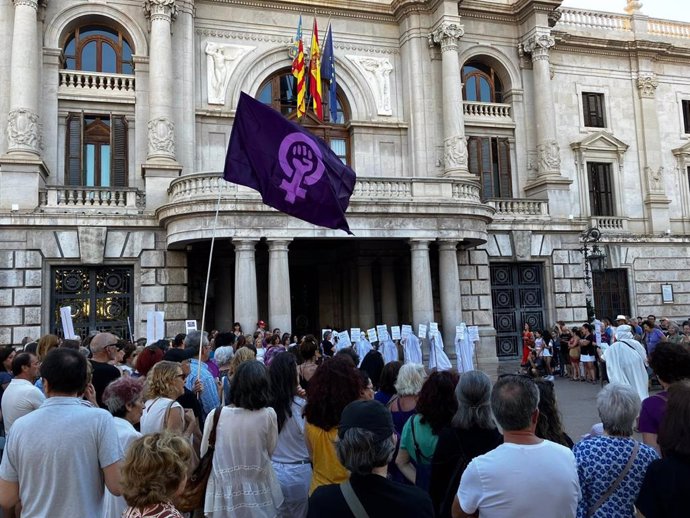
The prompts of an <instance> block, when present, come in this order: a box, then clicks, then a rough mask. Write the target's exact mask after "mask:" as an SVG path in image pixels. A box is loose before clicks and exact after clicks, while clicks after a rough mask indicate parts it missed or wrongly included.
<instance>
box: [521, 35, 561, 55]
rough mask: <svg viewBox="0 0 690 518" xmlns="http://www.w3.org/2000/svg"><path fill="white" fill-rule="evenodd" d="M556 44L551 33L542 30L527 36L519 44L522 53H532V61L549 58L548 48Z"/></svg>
mask: <svg viewBox="0 0 690 518" xmlns="http://www.w3.org/2000/svg"><path fill="white" fill-rule="evenodd" d="M555 45H556V40H555V38H554V37H553V36H551V34H549V33H546V32H543V33H540V34H535V35H534V36H532V37H530V38H528V39H527V40H526V41H525V42H523V43H522V45H521V50H522V52H523V53H526V54H532V61H538V60H540V59H545V60H548V59H549V50H551V48H553V47H554V46H555Z"/></svg>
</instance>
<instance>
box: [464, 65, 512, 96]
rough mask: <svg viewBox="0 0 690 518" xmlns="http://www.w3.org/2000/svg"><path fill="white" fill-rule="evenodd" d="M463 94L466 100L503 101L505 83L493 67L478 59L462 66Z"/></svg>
mask: <svg viewBox="0 0 690 518" xmlns="http://www.w3.org/2000/svg"><path fill="white" fill-rule="evenodd" d="M462 83H463V87H462V96H463V99H464V100H465V101H475V102H482V103H502V102H503V85H502V84H501V80H500V79H499V78H498V76H497V75H496V73H495V72H494V70H493V68H491V67H490V66H488V65H485V64H484V63H480V62H477V61H468V62H467V63H465V66H463V67H462Z"/></svg>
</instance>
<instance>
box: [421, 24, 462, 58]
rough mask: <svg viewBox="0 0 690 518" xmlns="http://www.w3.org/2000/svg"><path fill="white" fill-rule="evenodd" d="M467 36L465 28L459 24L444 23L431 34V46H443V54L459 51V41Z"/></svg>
mask: <svg viewBox="0 0 690 518" xmlns="http://www.w3.org/2000/svg"><path fill="white" fill-rule="evenodd" d="M464 34H465V28H464V27H463V26H462V25H458V24H457V23H449V22H446V23H442V24H441V25H439V26H438V27H437V28H436V29H435V30H434V31H433V32H432V33H431V34H429V46H430V47H433V46H434V45H441V52H447V51H455V52H457V51H458V41H459V40H460V38H462V37H463V35H464Z"/></svg>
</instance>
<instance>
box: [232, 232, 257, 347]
mask: <svg viewBox="0 0 690 518" xmlns="http://www.w3.org/2000/svg"><path fill="white" fill-rule="evenodd" d="M256 243H257V240H255V239H246V240H239V241H234V242H233V245H234V246H235V320H236V321H237V322H239V323H240V324H241V325H242V329H243V330H244V331H245V332H246V333H252V332H253V331H254V330H255V329H256V322H257V321H258V320H259V303H258V299H257V294H256V258H255V255H254V250H255V248H256Z"/></svg>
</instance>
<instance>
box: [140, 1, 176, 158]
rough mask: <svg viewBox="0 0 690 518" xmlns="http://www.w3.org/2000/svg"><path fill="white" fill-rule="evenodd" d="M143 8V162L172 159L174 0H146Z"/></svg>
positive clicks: (173, 143)
mask: <svg viewBox="0 0 690 518" xmlns="http://www.w3.org/2000/svg"><path fill="white" fill-rule="evenodd" d="M144 10H145V12H146V15H147V16H148V18H149V20H150V23H151V43H150V45H149V92H150V95H149V122H148V155H147V161H152V160H154V161H161V162H174V161H175V124H174V123H173V110H172V92H173V66H172V63H173V53H172V22H173V21H174V20H175V18H176V17H177V5H176V4H175V0H146V1H145V2H144Z"/></svg>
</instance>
